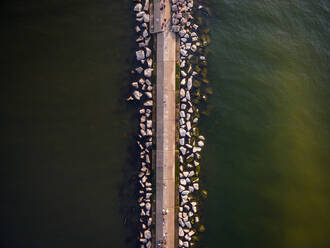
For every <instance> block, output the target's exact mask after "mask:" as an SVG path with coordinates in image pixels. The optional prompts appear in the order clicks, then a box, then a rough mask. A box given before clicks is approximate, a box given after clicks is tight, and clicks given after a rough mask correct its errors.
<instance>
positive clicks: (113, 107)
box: [0, 0, 330, 248]
mask: <svg viewBox="0 0 330 248" xmlns="http://www.w3.org/2000/svg"><path fill="white" fill-rule="evenodd" d="M129 3H130V1H128V0H124V1H114V0H111V1H104V0H98V1H87V0H66V1H61V0H56V1H55V0H53V1H41V0H39V1H30V2H29V3H27V2H24V1H19V0H16V1H5V2H2V3H1V6H0V7H1V8H0V11H1V15H0V18H1V23H0V25H1V31H2V36H1V37H2V39H1V41H0V44H1V56H0V60H1V69H0V70H1V76H0V77H1V91H0V94H1V95H0V101H1V107H0V108H1V117H2V121H1V141H0V145H1V167H0V168H1V171H0V175H1V183H0V184H1V189H0V194H1V202H0V220H1V221H0V232H1V233H0V246H1V247H5V248H9V247H14V248H20V247H24V248H26V247H33V248H35V247H43V248H44V247H47V248H48V247H49V248H52V247H54V248H59V247H61V248H62V247H86V248H87V247H97V248H99V247H100V248H101V247H135V239H134V237H135V235H136V230H135V225H134V209H132V207H133V206H134V205H135V203H136V200H135V199H136V198H135V196H134V190H135V187H134V185H135V184H134V178H133V179H132V176H133V175H135V173H136V171H135V169H134V167H133V166H134V160H135V155H134V154H135V152H134V147H135V140H134V134H135V131H136V130H135V127H136V118H135V117H134V116H133V113H134V110H133V109H132V108H133V107H132V108H130V109H129V108H128V107H127V105H126V103H125V102H124V101H123V100H122V99H123V97H124V96H125V93H127V92H126V91H127V89H128V88H127V85H128V81H129V78H128V72H129V70H130V69H131V68H130V65H131V62H132V52H133V51H132V50H133V45H134V41H133V35H134V34H133V32H134V31H133V29H132V25H133V24H132V23H131V20H130V18H129V17H128V14H129V13H131V12H130V7H129ZM210 7H211V9H212V11H213V15H212V16H211V17H208V19H209V21H210V23H211V25H210V30H211V36H212V43H211V46H210V49H211V53H210V55H209V78H210V82H211V83H210V84H211V85H212V87H213V92H214V94H213V96H212V97H210V105H209V106H211V107H212V109H213V111H212V112H211V114H210V116H209V117H207V118H205V117H204V118H203V119H202V131H203V134H205V135H206V137H207V144H206V147H205V152H204V153H203V163H202V164H203V168H202V169H201V174H202V182H203V183H204V187H205V188H206V189H207V190H208V192H209V197H208V199H207V200H206V201H205V203H204V207H203V215H202V221H204V224H205V225H206V228H207V230H206V232H205V234H204V236H203V238H202V242H201V245H203V247H222V246H224V247H230V248H235V247H254V248H255V247H274V248H296V247H297V248H298V247H299V248H304V247H306V248H311V247H313V248H323V247H330V239H329V238H328V234H329V233H330V213H329V212H330V210H329V209H330V197H329V195H330V182H329V181H330V180H329V179H330V156H329V145H330V130H329V127H330V109H329V108H330V107H329V106H330V100H329V99H330V80H329V79H328V78H329V75H330V68H329V55H330V54H329V53H330V21H329V19H330V4H329V1H326V0H323V1H320V0H316V1H309V0H295V1H293V0H282V1H280V0H273V1H262V0H254V1H242V0H240V1H239V0H238V1H228V0H212V1H210Z"/></svg>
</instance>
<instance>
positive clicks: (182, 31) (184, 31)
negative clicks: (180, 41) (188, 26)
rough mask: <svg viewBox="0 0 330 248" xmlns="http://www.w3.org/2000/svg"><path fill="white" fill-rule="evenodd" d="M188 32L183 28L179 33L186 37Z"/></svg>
mask: <svg viewBox="0 0 330 248" xmlns="http://www.w3.org/2000/svg"><path fill="white" fill-rule="evenodd" d="M186 33H187V32H186V30H185V29H182V30H180V31H179V35H180V37H184V36H185V34H186Z"/></svg>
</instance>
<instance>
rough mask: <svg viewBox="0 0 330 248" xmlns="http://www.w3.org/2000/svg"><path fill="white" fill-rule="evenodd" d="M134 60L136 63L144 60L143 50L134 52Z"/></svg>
mask: <svg viewBox="0 0 330 248" xmlns="http://www.w3.org/2000/svg"><path fill="white" fill-rule="evenodd" d="M136 59H137V60H138V61H140V60H143V59H145V55H144V51H143V50H139V51H137V52H136Z"/></svg>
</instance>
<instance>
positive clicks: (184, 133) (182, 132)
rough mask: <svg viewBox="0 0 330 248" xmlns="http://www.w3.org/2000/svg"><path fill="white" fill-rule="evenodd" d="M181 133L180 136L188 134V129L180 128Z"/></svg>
mask: <svg viewBox="0 0 330 248" xmlns="http://www.w3.org/2000/svg"><path fill="white" fill-rule="evenodd" d="M179 133H180V136H181V137H184V136H186V130H184V129H183V128H180V129H179Z"/></svg>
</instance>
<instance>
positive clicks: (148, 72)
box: [144, 68, 153, 78]
mask: <svg viewBox="0 0 330 248" xmlns="http://www.w3.org/2000/svg"><path fill="white" fill-rule="evenodd" d="M152 71H153V69H152V68H147V69H145V70H144V76H146V77H149V78H150V77H151V75H152Z"/></svg>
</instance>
